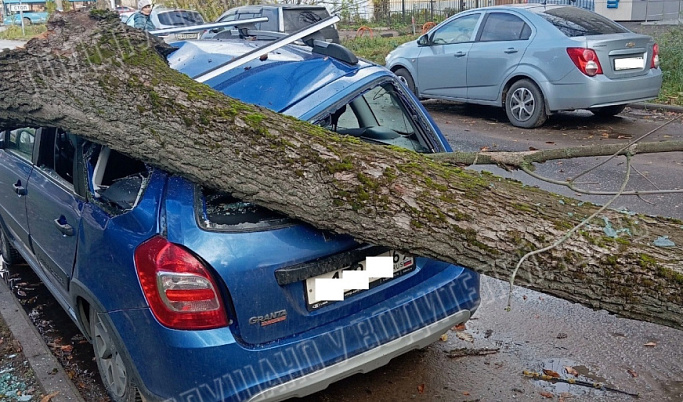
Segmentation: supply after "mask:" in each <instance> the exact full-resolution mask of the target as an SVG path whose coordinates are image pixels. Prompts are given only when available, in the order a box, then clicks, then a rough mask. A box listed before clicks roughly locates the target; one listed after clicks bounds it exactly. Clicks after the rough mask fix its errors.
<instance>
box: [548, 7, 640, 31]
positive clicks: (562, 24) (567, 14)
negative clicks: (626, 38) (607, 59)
mask: <svg viewBox="0 0 683 402" xmlns="http://www.w3.org/2000/svg"><path fill="white" fill-rule="evenodd" d="M539 15H540V16H541V17H543V18H545V19H546V20H547V21H548V22H550V23H551V24H553V25H554V26H555V28H557V29H559V30H560V31H561V32H562V33H563V34H565V35H567V36H569V37H570V38H571V37H575V36H589V35H607V34H614V33H624V32H629V31H628V30H627V29H626V28H624V27H622V26H621V25H619V24H617V23H615V22H614V21H612V20H610V19H608V18H606V17H603V16H602V15H600V14H596V13H593V12H590V11H587V10H584V9H582V8H578V7H560V8H552V9H549V10H544V11H543V12H541V13H539Z"/></svg>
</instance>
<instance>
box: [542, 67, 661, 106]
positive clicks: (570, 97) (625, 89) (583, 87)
mask: <svg viewBox="0 0 683 402" xmlns="http://www.w3.org/2000/svg"><path fill="white" fill-rule="evenodd" d="M572 75H574V76H573V77H571V79H567V78H563V80H562V84H555V83H551V82H545V83H542V84H541V86H542V89H543V92H544V94H545V96H546V99H547V100H548V109H549V110H550V111H551V112H555V111H560V110H572V109H590V108H596V107H603V106H611V105H622V104H626V103H634V102H640V101H644V100H648V99H654V98H656V97H657V96H658V95H659V90H660V88H661V86H662V72H661V70H659V69H651V70H650V71H649V72H648V74H647V75H644V76H636V77H631V78H620V79H610V78H606V77H604V76H596V77H587V76H585V75H583V74H581V72H578V71H577V72H575V73H572Z"/></svg>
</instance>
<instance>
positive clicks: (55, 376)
mask: <svg viewBox="0 0 683 402" xmlns="http://www.w3.org/2000/svg"><path fill="white" fill-rule="evenodd" d="M0 315H2V318H3V319H4V320H5V322H6V323H7V326H8V327H9V329H10V331H11V332H12V335H13V336H14V339H16V340H17V341H18V342H19V343H20V344H21V348H22V350H23V352H24V355H25V356H26V359H27V360H28V362H29V364H30V365H31V368H32V369H33V372H34V373H35V376H36V379H37V380H38V382H39V383H40V385H41V386H42V387H43V390H44V391H45V394H46V395H50V394H53V393H55V392H56V393H57V394H56V395H55V396H54V397H52V399H50V402H85V400H84V399H83V398H82V397H81V396H80V394H79V393H78V391H77V390H76V387H75V385H74V384H73V383H72V382H71V380H69V377H67V375H66V373H65V372H64V369H63V368H62V365H61V364H60V363H59V362H58V361H57V358H56V357H55V356H54V355H53V354H52V352H50V349H48V347H47V345H46V344H45V341H43V338H42V337H41V336H40V334H39V333H38V330H37V329H36V327H35V326H34V325H33V323H32V322H31V320H30V319H29V318H28V316H27V315H26V313H25V312H24V309H23V308H22V306H21V305H20V304H19V302H18V301H17V299H16V298H15V297H14V295H13V294H12V291H11V290H10V289H9V288H8V287H7V284H6V283H5V282H4V281H3V280H0Z"/></svg>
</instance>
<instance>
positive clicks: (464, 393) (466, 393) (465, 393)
mask: <svg viewBox="0 0 683 402" xmlns="http://www.w3.org/2000/svg"><path fill="white" fill-rule="evenodd" d="M462 394H463V395H465V396H469V395H470V393H469V392H467V391H465V392H463V393H462Z"/></svg>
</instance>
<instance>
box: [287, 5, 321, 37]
mask: <svg viewBox="0 0 683 402" xmlns="http://www.w3.org/2000/svg"><path fill="white" fill-rule="evenodd" d="M329 16H330V14H329V13H328V12H327V9H324V8H311V9H301V8H296V9H284V10H282V18H283V19H284V22H285V32H295V31H298V30H299V29H301V28H305V27H307V26H309V25H311V24H315V23H316V22H318V21H322V20H324V19H325V18H327V17H329Z"/></svg>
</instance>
